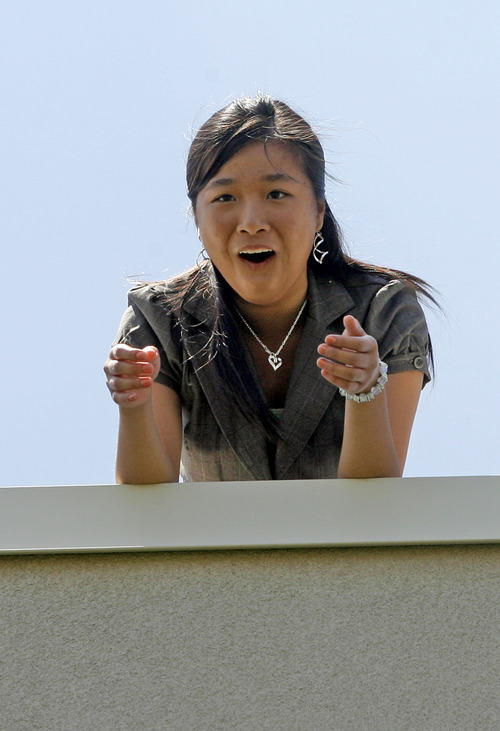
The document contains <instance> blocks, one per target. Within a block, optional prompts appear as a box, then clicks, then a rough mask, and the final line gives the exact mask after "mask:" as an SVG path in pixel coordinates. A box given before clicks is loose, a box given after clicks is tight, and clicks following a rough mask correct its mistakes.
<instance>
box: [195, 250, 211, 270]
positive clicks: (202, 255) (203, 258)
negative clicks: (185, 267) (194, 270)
mask: <svg viewBox="0 0 500 731" xmlns="http://www.w3.org/2000/svg"><path fill="white" fill-rule="evenodd" d="M209 260H210V257H209V256H208V254H207V252H206V249H205V247H204V246H202V247H201V251H200V253H199V254H198V256H197V257H196V266H199V267H200V266H203V264H204V263H205V262H206V261H209Z"/></svg>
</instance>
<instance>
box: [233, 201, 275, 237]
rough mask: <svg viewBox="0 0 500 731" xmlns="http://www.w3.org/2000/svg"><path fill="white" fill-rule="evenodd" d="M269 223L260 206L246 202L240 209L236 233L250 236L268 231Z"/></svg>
mask: <svg viewBox="0 0 500 731" xmlns="http://www.w3.org/2000/svg"><path fill="white" fill-rule="evenodd" d="M269 228H270V226H269V223H268V221H267V217H266V216H265V213H264V210H263V208H262V206H261V205H259V204H258V203H255V202H248V203H246V204H245V205H244V206H242V208H241V212H240V218H239V221H238V233H246V234H251V235H252V236H253V235H255V234H258V233H260V232H264V231H269Z"/></svg>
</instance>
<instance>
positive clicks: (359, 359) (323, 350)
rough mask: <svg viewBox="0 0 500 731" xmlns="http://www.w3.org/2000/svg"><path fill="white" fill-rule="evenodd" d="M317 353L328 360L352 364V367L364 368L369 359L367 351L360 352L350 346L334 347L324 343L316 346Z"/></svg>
mask: <svg viewBox="0 0 500 731" xmlns="http://www.w3.org/2000/svg"><path fill="white" fill-rule="evenodd" d="M318 353H319V355H322V356H323V357H324V358H328V360H331V361H335V362H337V363H342V364H343V365H348V366H352V367H353V368H366V367H367V364H368V362H369V361H368V360H367V358H368V359H369V360H371V358H370V356H369V355H368V354H367V353H360V352H359V351H357V350H354V349H352V348H350V349H346V348H335V347H332V346H330V345H327V344H326V343H321V345H319V346H318Z"/></svg>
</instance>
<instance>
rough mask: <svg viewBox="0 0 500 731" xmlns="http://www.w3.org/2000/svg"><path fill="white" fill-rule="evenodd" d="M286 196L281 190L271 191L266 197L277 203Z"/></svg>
mask: <svg viewBox="0 0 500 731" xmlns="http://www.w3.org/2000/svg"><path fill="white" fill-rule="evenodd" d="M287 195H288V194H287V193H284V192H283V191H282V190H272V191H271V192H270V193H269V195H268V196H267V197H268V198H271V200H275V201H279V200H281V199H282V198H286V196H287Z"/></svg>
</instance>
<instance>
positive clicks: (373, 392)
mask: <svg viewBox="0 0 500 731" xmlns="http://www.w3.org/2000/svg"><path fill="white" fill-rule="evenodd" d="M378 364H379V377H378V380H377V382H376V383H375V385H374V386H372V388H371V389H370V390H369V391H367V392H365V393H349V392H348V391H345V390H344V389H343V388H339V393H340V395H341V396H343V397H344V398H345V399H347V400H348V401H355V402H356V403H358V404H363V403H366V402H367V401H373V399H374V398H375V397H376V396H378V395H379V393H382V391H383V390H384V388H385V384H386V383H387V381H388V376H387V364H386V363H384V362H383V361H382V360H379V362H378Z"/></svg>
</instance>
